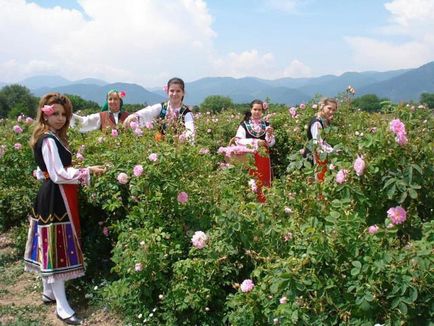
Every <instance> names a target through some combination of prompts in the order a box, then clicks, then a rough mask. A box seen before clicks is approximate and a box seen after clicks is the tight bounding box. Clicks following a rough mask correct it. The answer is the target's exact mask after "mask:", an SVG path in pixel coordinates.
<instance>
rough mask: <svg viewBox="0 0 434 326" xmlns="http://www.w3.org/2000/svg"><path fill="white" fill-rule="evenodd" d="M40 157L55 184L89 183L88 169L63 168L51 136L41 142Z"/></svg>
mask: <svg viewBox="0 0 434 326" xmlns="http://www.w3.org/2000/svg"><path fill="white" fill-rule="evenodd" d="M42 157H43V158H44V163H45V166H46V167H47V172H48V175H49V176H50V179H51V181H53V182H54V183H57V184H78V183H83V182H84V183H87V184H88V183H89V181H90V180H89V177H90V173H89V169H88V168H83V169H76V168H73V167H67V168H65V167H64V166H63V164H62V161H61V160H60V156H59V151H58V148H57V145H56V142H55V140H54V139H52V138H45V139H44V140H43V143H42Z"/></svg>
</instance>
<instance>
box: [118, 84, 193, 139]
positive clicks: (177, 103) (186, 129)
mask: <svg viewBox="0 0 434 326" xmlns="http://www.w3.org/2000/svg"><path fill="white" fill-rule="evenodd" d="M166 91H167V95H168V97H169V100H168V101H166V102H163V103H158V104H154V105H152V106H147V107H145V108H143V109H141V110H139V111H137V112H135V113H133V114H131V115H130V116H129V117H128V118H127V119H126V120H125V122H124V126H125V127H129V125H130V122H131V121H133V120H135V121H137V122H138V123H139V125H140V126H141V127H143V126H145V125H149V124H152V122H153V121H154V120H156V119H157V121H158V122H159V123H160V130H159V132H158V134H157V135H156V137H155V138H156V140H160V139H162V138H163V137H164V135H165V134H166V131H167V129H168V128H171V127H172V128H174V132H175V134H178V136H179V138H180V139H181V138H183V139H187V140H189V141H190V142H191V143H193V142H194V137H195V130H194V120H193V113H192V112H191V111H190V109H189V108H188V107H187V106H186V105H185V104H184V103H183V102H182V101H183V100H184V95H185V84H184V81H183V80H182V79H180V78H176V77H175V78H172V79H170V80H169V81H168V82H167V89H166ZM180 129H182V131H180Z"/></svg>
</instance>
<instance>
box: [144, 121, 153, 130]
mask: <svg viewBox="0 0 434 326" xmlns="http://www.w3.org/2000/svg"><path fill="white" fill-rule="evenodd" d="M145 127H146V129H152V128H154V125H153V124H152V121H147V122H146V123H145Z"/></svg>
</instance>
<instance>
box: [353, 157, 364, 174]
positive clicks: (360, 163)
mask: <svg viewBox="0 0 434 326" xmlns="http://www.w3.org/2000/svg"><path fill="white" fill-rule="evenodd" d="M365 165H366V164H365V161H364V160H363V156H358V157H357V158H356V160H355V161H354V165H353V168H354V171H356V174H357V175H358V176H359V177H360V176H361V175H363V173H364V171H365Z"/></svg>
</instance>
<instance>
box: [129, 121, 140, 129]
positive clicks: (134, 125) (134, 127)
mask: <svg viewBox="0 0 434 326" xmlns="http://www.w3.org/2000/svg"><path fill="white" fill-rule="evenodd" d="M138 127H139V123H138V122H137V121H131V122H130V128H131V129H136V128H138Z"/></svg>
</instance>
